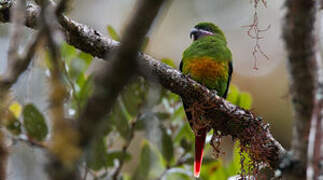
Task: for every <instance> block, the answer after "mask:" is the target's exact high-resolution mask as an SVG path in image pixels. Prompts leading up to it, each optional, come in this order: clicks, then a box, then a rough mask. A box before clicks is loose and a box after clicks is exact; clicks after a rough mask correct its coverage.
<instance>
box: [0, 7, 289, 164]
mask: <svg viewBox="0 0 323 180" xmlns="http://www.w3.org/2000/svg"><path fill="white" fill-rule="evenodd" d="M7 11H8V10H7ZM2 12H3V13H2ZM5 12H6V11H0V17H3V16H1V14H3V15H5V14H6V13H5ZM27 12H28V17H27V23H26V25H27V26H29V27H31V28H35V29H37V26H36V24H35V23H32V22H35V19H37V18H38V16H37V15H38V14H39V8H38V6H35V5H29V6H28V7H27ZM0 21H2V22H10V20H9V18H7V19H6V18H0ZM59 22H60V24H61V26H62V27H61V29H62V31H63V32H64V34H65V39H66V41H67V42H68V43H69V44H71V45H73V46H75V47H76V48H78V49H80V50H82V51H84V52H87V53H90V54H91V55H93V56H95V57H99V58H102V59H105V57H106V54H109V53H112V52H113V51H114V50H115V49H117V48H118V47H119V43H118V42H116V41H113V40H111V39H108V38H106V37H104V36H103V35H102V34H101V33H100V32H98V31H96V30H94V29H92V28H90V27H88V26H86V25H83V24H80V23H77V22H75V21H73V20H71V19H69V18H68V17H66V16H60V17H59ZM110 60H111V59H110ZM136 62H137V63H138V67H139V69H138V72H139V74H140V75H142V76H144V77H145V78H146V79H148V80H150V81H153V82H156V83H160V84H161V85H162V86H164V87H165V88H166V89H169V90H170V91H172V92H174V93H176V94H178V95H180V96H182V97H183V98H185V99H186V98H187V99H190V100H191V101H190V102H189V103H192V104H196V103H197V104H200V105H203V107H204V109H203V110H205V111H206V113H205V114H203V115H204V116H206V117H207V118H209V119H217V121H216V122H212V124H211V126H212V127H213V128H215V129H216V130H220V131H221V132H222V133H223V134H224V135H231V136H232V137H233V138H238V139H239V140H240V141H241V142H242V144H244V145H246V146H249V147H251V148H253V150H259V151H258V152H257V153H258V154H257V153H256V155H257V156H255V157H254V158H255V160H257V162H258V161H263V162H265V163H267V164H269V165H270V166H271V167H272V168H273V169H276V168H278V167H279V164H280V162H281V160H283V157H284V156H285V154H286V151H285V150H284V148H283V147H282V146H281V145H280V144H279V142H278V141H276V140H275V139H274V138H273V137H272V135H271V133H270V131H269V126H268V124H267V123H264V122H263V120H262V119H261V118H260V117H257V116H255V115H254V114H253V113H252V112H250V111H246V110H244V109H241V108H239V107H237V106H235V105H233V104H231V103H229V102H227V101H225V100H224V99H222V98H220V97H218V96H217V95H216V94H215V93H214V92H212V91H210V90H208V89H207V88H205V87H204V86H202V85H200V84H198V83H197V82H195V81H193V80H192V79H190V78H188V77H185V76H184V75H182V74H181V73H180V72H179V71H177V70H175V69H173V68H171V67H169V66H167V65H165V64H163V63H160V62H159V61H158V60H156V59H154V58H152V57H151V56H149V55H146V54H143V53H138V54H137V60H136ZM128 66H129V65H128ZM101 82H102V81H101ZM104 83H106V82H104ZM117 83H119V82H117ZM109 84H110V83H109ZM122 84H123V83H122ZM98 100H99V99H98ZM100 101H101V100H100ZM104 103H106V102H104ZM105 106H106V105H105ZM93 112H94V111H93ZM105 112H106V111H105ZM85 114H88V113H85ZM100 114H101V113H100ZM101 116H102V114H101V115H100V116H98V117H101ZM95 117H97V115H96V116H95ZM93 119H99V118H93ZM81 121H84V122H87V121H88V120H81ZM91 124H92V125H93V124H95V123H94V122H93V121H92V122H91ZM91 124H90V125H91ZM92 125H91V126H92ZM87 128H88V127H87ZM90 129H92V127H91V128H90ZM93 129H95V128H93ZM84 131H88V130H84ZM87 139H91V138H89V137H87ZM88 142H89V141H88V140H87V141H85V142H84V144H87V143H88Z"/></svg>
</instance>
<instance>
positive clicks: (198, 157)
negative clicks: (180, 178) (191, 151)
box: [194, 129, 207, 177]
mask: <svg viewBox="0 0 323 180" xmlns="http://www.w3.org/2000/svg"><path fill="white" fill-rule="evenodd" d="M206 134H207V131H206V130H205V129H202V130H200V131H199V133H198V135H196V136H195V161H194V176H195V177H199V176H200V171H201V166H202V160H203V149H204V144H205V138H206Z"/></svg>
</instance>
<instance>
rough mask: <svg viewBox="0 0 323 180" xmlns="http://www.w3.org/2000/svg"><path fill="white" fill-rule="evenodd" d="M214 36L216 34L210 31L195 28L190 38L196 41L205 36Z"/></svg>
mask: <svg viewBox="0 0 323 180" xmlns="http://www.w3.org/2000/svg"><path fill="white" fill-rule="evenodd" d="M212 35H214V33H212V32H210V31H207V30H204V29H197V28H193V29H192V30H191V33H190V38H191V39H192V38H193V40H194V41H195V40H198V39H199V38H201V37H204V36H212Z"/></svg>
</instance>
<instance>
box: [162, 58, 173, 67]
mask: <svg viewBox="0 0 323 180" xmlns="http://www.w3.org/2000/svg"><path fill="white" fill-rule="evenodd" d="M161 62H162V63H165V64H167V65H168V66H170V67H172V68H176V65H175V63H174V61H173V60H172V59H170V58H162V59H161Z"/></svg>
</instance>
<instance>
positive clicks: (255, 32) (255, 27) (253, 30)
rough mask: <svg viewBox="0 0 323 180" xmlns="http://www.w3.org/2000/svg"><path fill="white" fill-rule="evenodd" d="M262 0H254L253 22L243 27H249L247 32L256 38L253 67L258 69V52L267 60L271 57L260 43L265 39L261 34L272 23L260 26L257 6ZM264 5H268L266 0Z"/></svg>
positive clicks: (253, 50) (253, 49)
mask: <svg viewBox="0 0 323 180" xmlns="http://www.w3.org/2000/svg"><path fill="white" fill-rule="evenodd" d="M259 2H260V0H254V14H253V22H252V23H251V24H250V25H246V26H242V27H243V28H248V31H247V34H248V36H249V37H250V38H251V39H254V41H255V45H254V47H253V48H252V55H253V57H254V65H253V69H255V70H257V69H258V66H257V60H258V58H257V54H258V53H260V55H262V56H263V57H265V58H266V59H267V60H269V57H268V56H267V55H266V53H265V52H264V51H263V49H262V48H261V45H260V40H262V39H263V37H262V36H261V35H260V34H261V33H263V32H265V31H268V30H269V29H270V25H268V26H267V27H266V28H264V29H261V28H260V27H259V19H258V13H257V8H258V5H259ZM261 2H262V3H263V5H264V6H265V7H266V6H267V4H266V1H265V0H261Z"/></svg>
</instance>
